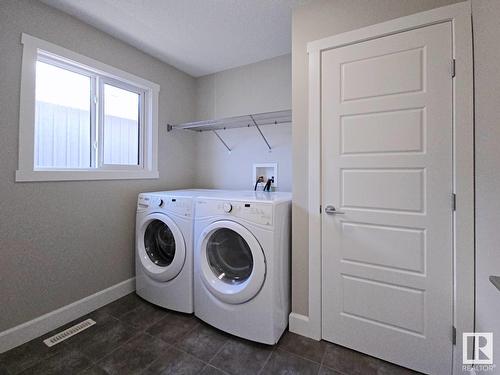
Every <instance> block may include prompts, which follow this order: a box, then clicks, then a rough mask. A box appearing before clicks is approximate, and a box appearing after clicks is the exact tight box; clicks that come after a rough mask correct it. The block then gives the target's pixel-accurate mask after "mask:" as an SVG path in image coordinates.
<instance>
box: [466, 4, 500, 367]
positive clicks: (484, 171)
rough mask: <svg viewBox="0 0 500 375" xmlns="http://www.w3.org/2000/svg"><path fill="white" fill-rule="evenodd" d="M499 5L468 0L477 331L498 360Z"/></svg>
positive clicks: (499, 207)
mask: <svg viewBox="0 0 500 375" xmlns="http://www.w3.org/2000/svg"><path fill="white" fill-rule="evenodd" d="M499 18H500V1H498V0H473V1H472V19H473V27H474V75H475V77H474V78H475V105H476V108H475V116H476V119H475V128H476V129H475V130H476V331H477V332H493V339H494V341H495V342H494V346H493V350H494V355H493V356H494V358H495V363H497V367H496V369H495V372H494V373H495V374H500V366H499V365H498V364H499V363H500V362H499V358H500V357H499V356H500V291H498V290H497V289H495V288H494V287H493V285H492V284H491V283H490V282H489V281H488V276H489V275H498V276H500V231H499V228H500V199H499V193H500V71H499V69H498V61H499V60H500V48H498V40H499V37H500V23H499V21H498V20H499Z"/></svg>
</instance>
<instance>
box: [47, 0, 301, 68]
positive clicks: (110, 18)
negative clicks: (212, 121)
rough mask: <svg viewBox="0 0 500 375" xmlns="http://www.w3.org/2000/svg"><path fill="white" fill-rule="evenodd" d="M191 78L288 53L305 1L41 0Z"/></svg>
mask: <svg viewBox="0 0 500 375" xmlns="http://www.w3.org/2000/svg"><path fill="white" fill-rule="evenodd" d="M42 1H43V2H44V3H46V4H48V5H50V6H53V7H55V8H58V9H60V10H62V11H64V12H66V13H69V14H71V15H73V16H75V17H77V18H79V19H80V20H82V21H84V22H86V23H89V24H91V25H93V26H95V27H96V28H98V29H101V30H102V31H104V32H107V33H108V34H111V35H113V36H115V37H116V38H119V39H121V40H123V41H125V42H127V43H128V44H131V45H133V46H135V47H136V48H138V49H140V50H142V51H144V52H146V53H148V54H150V55H152V56H155V57H156V58H158V59H160V60H162V61H164V62H166V63H168V64H170V65H173V66H175V67H176V68H178V69H180V70H182V71H184V72H186V73H188V74H190V75H192V76H194V77H199V76H202V75H206V74H210V73H215V72H218V71H221V70H225V69H229V68H233V67H236V66H241V65H245V64H250V63H253V62H256V61H261V60H265V59H269V58H272V57H276V56H281V55H284V54H287V53H290V51H291V17H292V8H293V7H295V6H298V5H301V4H304V3H306V2H308V0H42Z"/></svg>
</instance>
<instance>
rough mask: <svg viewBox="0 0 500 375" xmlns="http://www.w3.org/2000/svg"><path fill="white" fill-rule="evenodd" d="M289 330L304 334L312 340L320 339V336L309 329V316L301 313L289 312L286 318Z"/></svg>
mask: <svg viewBox="0 0 500 375" xmlns="http://www.w3.org/2000/svg"><path fill="white" fill-rule="evenodd" d="M288 322H289V328H288V329H289V331H290V332H293V333H296V334H298V335H301V336H306V337H309V338H311V339H314V340H321V337H318V335H317V334H316V333H315V332H314V330H312V329H311V324H310V323H309V317H308V316H306V315H302V314H297V313H290V316H289V318H288Z"/></svg>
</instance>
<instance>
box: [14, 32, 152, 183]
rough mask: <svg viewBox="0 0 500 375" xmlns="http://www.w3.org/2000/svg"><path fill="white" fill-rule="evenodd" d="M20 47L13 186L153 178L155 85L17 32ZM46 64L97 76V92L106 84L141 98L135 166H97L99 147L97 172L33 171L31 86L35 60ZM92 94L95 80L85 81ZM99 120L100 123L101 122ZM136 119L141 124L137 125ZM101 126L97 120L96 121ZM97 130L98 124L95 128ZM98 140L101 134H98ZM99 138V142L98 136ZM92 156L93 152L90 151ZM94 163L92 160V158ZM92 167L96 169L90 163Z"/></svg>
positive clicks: (93, 107)
mask: <svg viewBox="0 0 500 375" xmlns="http://www.w3.org/2000/svg"><path fill="white" fill-rule="evenodd" d="M21 43H22V44H23V58H22V74H21V96H20V108H19V165H18V170H17V171H16V181H17V182H29V181H72V180H117V179H150V178H158V177H159V173H158V96H159V92H160V86H159V85H158V84H156V83H154V82H151V81H148V80H145V79H143V78H140V77H137V76H135V75H133V74H130V73H127V72H125V71H123V70H120V69H117V68H115V67H112V66H109V65H107V64H104V63H101V62H99V61H97V60H94V59H92V58H89V57H86V56H83V55H80V54H78V53H76V52H73V51H70V50H68V49H66V48H63V47H60V46H58V45H55V44H53V43H50V42H47V41H45V40H42V39H39V38H36V37H33V36H31V35H28V34H24V33H23V34H22V37H21ZM39 57H41V58H40V60H46V61H48V62H49V63H51V64H54V63H55V65H57V62H58V61H59V62H60V63H61V65H62V67H63V68H65V69H67V66H70V67H71V70H72V71H75V72H78V73H82V74H85V75H88V74H89V73H91V74H95V75H99V78H100V79H99V83H98V85H101V89H102V88H103V87H104V84H106V83H108V84H111V85H113V86H117V87H120V88H124V89H126V90H130V91H133V92H137V93H139V94H141V95H140V98H141V101H142V102H141V106H140V108H141V109H142V113H141V114H140V116H141V118H140V121H139V122H140V126H141V128H140V134H139V137H140V138H139V139H140V141H139V165H137V166H136V165H114V164H113V165H106V164H103V158H102V156H103V155H102V152H103V150H102V147H101V148H99V153H100V157H98V158H97V159H98V160H99V165H97V167H98V168H95V167H92V168H61V169H58V168H37V167H36V166H35V157H34V156H35V154H34V152H35V105H36V100H35V99H36V98H35V82H36V62H37V60H38V59H39ZM91 86H92V88H91V90H92V94H93V95H97V93H98V92H102V90H99V87H96V82H95V80H92V81H91ZM102 114H103V110H98V109H97V108H96V105H95V104H93V105H91V117H92V116H94V118H96V119H97V116H100V115H101V116H102ZM101 120H102V119H101ZM141 120H142V121H141ZM99 123H100V124H102V121H99ZM98 132H100V133H102V132H103V126H99V127H98ZM97 136H99V135H97ZM100 136H101V137H102V134H101V135H100ZM93 137H94V138H95V135H94V136H93ZM101 139H102V138H101ZM92 154H93V155H95V152H94V153H92ZM93 159H95V156H93ZM92 165H93V166H96V162H95V160H92Z"/></svg>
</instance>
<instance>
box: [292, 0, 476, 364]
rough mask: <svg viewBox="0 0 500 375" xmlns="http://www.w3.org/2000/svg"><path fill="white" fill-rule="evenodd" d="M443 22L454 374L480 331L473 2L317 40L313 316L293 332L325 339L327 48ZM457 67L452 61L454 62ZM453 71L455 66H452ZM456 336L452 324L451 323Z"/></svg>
mask: <svg viewBox="0 0 500 375" xmlns="http://www.w3.org/2000/svg"><path fill="white" fill-rule="evenodd" d="M441 22H451V23H452V27H453V47H454V48H453V49H454V50H453V54H454V58H455V60H456V70H455V72H456V77H455V79H454V80H453V96H454V97H453V101H454V108H453V117H454V123H453V154H454V155H453V175H454V176H453V178H454V191H455V193H456V197H457V200H456V207H457V211H456V212H455V220H454V239H453V240H454V244H453V245H454V257H453V258H454V317H453V321H454V325H455V327H456V329H457V344H456V346H455V347H454V348H453V363H454V364H453V373H456V374H458V373H459V371H461V366H462V363H461V358H462V333H463V332H472V331H474V147H473V144H474V123H473V90H472V88H473V70H472V28H471V4H470V1H467V2H463V3H459V4H455V5H449V6H445V7H441V8H437V9H433V10H430V11H426V12H422V13H418V14H414V15H410V16H407V17H402V18H398V19H395V20H391V21H388V22H384V23H381V24H377V25H373V26H369V27H365V28H362V29H359V30H354V31H349V32H346V33H343V34H339V35H335V36H331V37H328V38H324V39H320V40H316V41H313V42H310V43H309V44H308V48H307V50H308V53H309V128H308V147H309V148H308V150H309V152H308V156H309V160H308V167H309V173H308V174H309V176H308V177H309V202H308V211H309V315H308V317H305V316H302V315H298V314H293V313H292V314H291V316H290V330H291V331H293V332H296V333H299V334H302V335H305V336H308V337H311V338H314V339H317V340H319V339H321V323H322V318H321V214H320V205H321V184H320V183H318V181H320V180H321V121H320V113H321V112H320V111H321V107H320V103H321V93H320V85H321V75H320V70H321V69H320V68H321V66H320V62H321V52H322V51H324V50H327V49H332V48H338V47H341V46H345V45H349V44H355V43H359V42H363V41H366V40H370V39H374V38H379V37H382V36H386V35H391V34H396V33H401V32H404V31H408V30H411V29H416V28H420V27H425V26H429V25H432V24H436V23H441ZM450 65H451V64H450ZM450 71H451V66H450ZM450 339H451V327H450Z"/></svg>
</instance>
